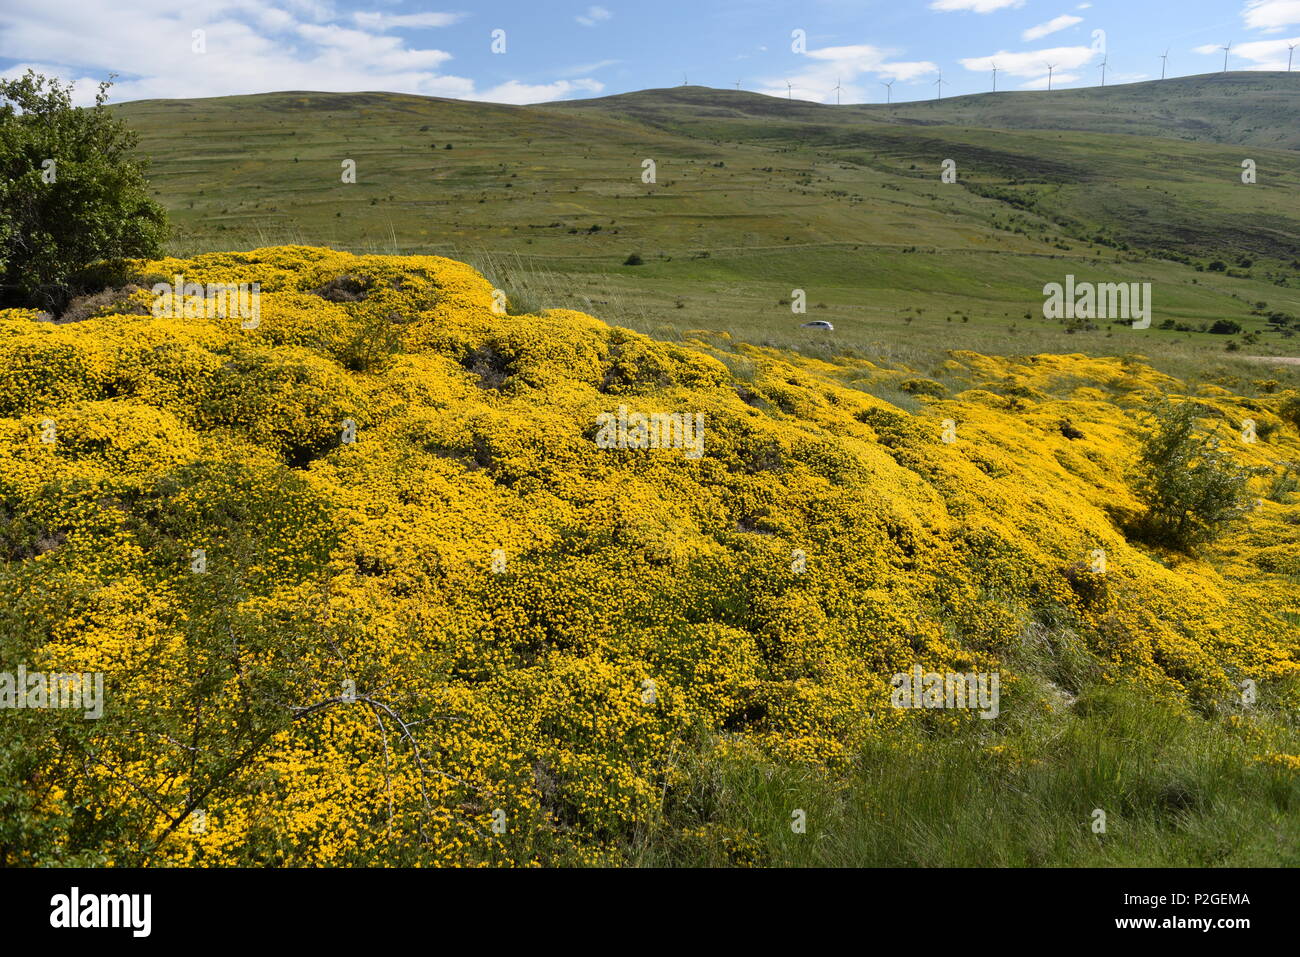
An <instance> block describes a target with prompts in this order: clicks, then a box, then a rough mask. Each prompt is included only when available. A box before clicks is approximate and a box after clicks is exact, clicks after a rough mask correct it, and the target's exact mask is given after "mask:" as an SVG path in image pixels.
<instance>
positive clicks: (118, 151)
mask: <svg viewBox="0 0 1300 957" xmlns="http://www.w3.org/2000/svg"><path fill="white" fill-rule="evenodd" d="M110 85H111V82H110V81H107V80H106V81H104V82H103V83H100V84H99V92H98V94H96V96H95V105H94V106H93V107H74V106H73V105H72V84H70V83H69V84H61V83H59V81H58V80H57V79H51V78H48V77H44V76H41V75H40V74H37V73H35V72H33V71H31V70H28V71H27V72H26V73H25V74H24V75H23V76H22V77H20V78H18V79H10V80H0V303H3V302H7V303H9V304H18V305H30V306H36V307H39V308H43V309H50V310H58V309H61V308H62V307H63V306H64V305H65V304H66V303H67V301H68V299H70V298H71V297H72V296H73V295H74V294H75V293H76V292H77V291H79V290H78V288H77V278H78V274H79V273H80V272H81V271H82V270H84V269H85V268H86V267H87V266H89V265H90V264H91V263H93V262H96V261H99V260H111V259H116V258H121V257H127V256H156V255H158V252H159V245H160V243H161V241H162V238H163V235H164V230H165V228H166V214H165V213H164V211H163V209H162V207H161V206H159V205H158V204H157V203H155V202H154V201H153V200H151V199H150V198H149V196H148V193H147V182H146V180H145V177H144V165H143V163H142V161H140V160H139V159H137V158H136V157H135V156H134V154H133V150H134V148H135V145H136V142H137V136H136V134H135V133H134V132H133V131H132V130H130V129H129V128H128V127H127V126H126V124H125V123H123V122H122V121H121V120H118V119H116V118H115V117H114V116H113V115H112V114H111V113H110V112H109V110H108V108H107V107H105V105H104V104H105V102H106V101H107V99H108V88H109V86H110Z"/></svg>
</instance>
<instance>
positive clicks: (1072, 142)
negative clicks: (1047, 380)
mask: <svg viewBox="0 0 1300 957" xmlns="http://www.w3.org/2000/svg"><path fill="white" fill-rule="evenodd" d="M1292 82H1294V81H1292V80H1291V79H1290V78H1285V77H1284V78H1279V77H1276V76H1274V75H1271V74H1259V75H1257V74H1251V75H1249V76H1245V77H1244V78H1243V79H1241V80H1240V81H1238V78H1237V76H1235V75H1232V74H1229V75H1227V77H1226V78H1204V77H1202V78H1191V79H1189V80H1177V81H1168V82H1167V83H1166V84H1163V85H1160V86H1158V87H1157V86H1155V85H1152V84H1136V85H1134V86H1129V87H1108V88H1106V89H1105V90H1095V91H1093V90H1086V91H1063V92H1060V93H1052V94H1024V95H1023V96H1025V97H1028V98H1030V99H1032V100H1034V101H1035V102H1040V103H1042V104H1043V105H1044V106H1043V109H1042V110H1041V111H1040V112H1039V113H1035V112H1033V111H1030V110H1016V111H1015V112H1016V114H1017V117H1018V118H1019V120H1020V121H1021V122H1022V123H1023V124H1024V125H1033V123H1035V122H1039V121H1040V120H1041V121H1042V122H1046V120H1045V119H1042V118H1043V117H1047V118H1050V117H1055V122H1057V123H1058V124H1060V125H1062V126H1064V125H1070V124H1073V125H1076V126H1079V127H1088V126H1090V125H1092V126H1103V125H1106V124H1104V123H1103V122H1102V120H1103V119H1104V118H1105V117H1106V116H1107V115H1113V116H1114V117H1120V118H1121V119H1123V118H1124V117H1129V119H1123V122H1120V120H1116V122H1115V123H1114V124H1112V125H1110V126H1107V129H1108V130H1109V129H1112V128H1115V129H1119V128H1141V129H1147V128H1148V127H1149V128H1150V129H1151V130H1152V131H1159V130H1160V129H1161V122H1163V121H1162V120H1161V117H1162V116H1166V117H1167V116H1173V117H1174V119H1175V120H1177V121H1178V122H1184V121H1185V122H1186V123H1189V124H1193V125H1195V124H1196V123H1202V121H1203V120H1204V117H1206V116H1211V117H1214V116H1217V117H1220V118H1231V117H1233V116H1237V117H1238V118H1237V119H1236V120H1234V121H1233V122H1236V123H1238V124H1239V125H1242V126H1243V128H1244V126H1249V127H1250V130H1251V135H1252V136H1255V137H1259V138H1264V139H1273V140H1278V141H1287V136H1288V135H1290V130H1289V127H1287V126H1286V124H1285V123H1281V122H1277V121H1276V119H1275V115H1276V114H1277V103H1278V102H1279V100H1280V98H1281V97H1282V96H1284V95H1286V85H1287V84H1289V83H1292ZM1162 91H1163V92H1162ZM1178 91H1182V92H1181V93H1178ZM1231 91H1236V92H1235V93H1232V92H1231ZM1252 91H1253V92H1252ZM1165 93H1168V97H1166V98H1164V99H1160V100H1157V99H1155V97H1156V96H1157V95H1159V96H1161V97H1164V96H1165ZM1175 93H1178V95H1177V96H1175V95H1174V94H1175ZM1230 93H1231V96H1230V95H1229V94H1230ZM1085 94H1086V95H1085ZM1019 96H1021V94H1005V95H1004V94H998V95H997V96H985V97H967V98H959V99H954V100H951V101H945V103H944V104H942V105H940V104H935V105H934V106H933V107H931V106H929V105H927V104H910V105H900V106H898V107H896V108H893V109H892V110H891V109H890V108H885V107H879V108H877V107H856V106H855V107H839V108H837V107H828V106H821V105H817V104H810V103H799V102H791V101H787V100H782V99H779V98H772V97H764V96H759V95H756V94H748V93H739V92H735V91H719V90H705V89H701V88H690V87H686V88H677V89H672V90H649V91H643V92H640V93H634V94H627V95H624V96H618V97H606V98H599V99H595V100H588V101H580V102H572V103H566V104H550V105H546V106H537V107H514V106H500V105H493V104H483V103H467V102H460V101H455V100H445V99H434V98H426V97H416V96H406V95H397V94H386V93H356V94H328V93H309V92H290V93H274V94H264V95H259V96H248V97H221V98H215V99H205V100H172V101H142V102H136V103H128V104H125V105H123V106H121V107H119V109H120V110H121V112H122V115H123V116H125V117H126V118H127V119H128V120H129V121H130V123H131V124H132V125H133V126H134V127H135V128H136V129H138V130H139V131H140V133H141V137H142V147H143V149H144V150H145V152H147V153H148V154H149V155H150V157H151V158H152V160H153V167H152V175H153V182H154V185H155V187H156V189H157V193H158V198H159V199H160V201H162V202H163V203H164V204H165V205H166V206H167V207H168V208H169V210H170V211H171V213H172V217H173V221H174V222H175V223H176V225H177V227H178V237H177V240H176V242H175V243H174V249H175V250H176V251H177V252H180V253H192V252H200V251H204V250H211V249H230V248H246V247H249V246H260V245H266V244H268V243H273V242H274V243H279V242H297V243H310V244H320V245H330V246H334V247H336V248H342V249H349V250H353V251H361V252H433V253H438V254H443V255H449V256H454V257H457V258H461V259H465V260H468V261H470V262H473V263H474V264H475V265H476V266H478V267H479V268H480V269H482V270H484V271H485V273H486V274H488V275H489V277H490V278H491V279H492V280H493V281H494V282H495V283H496V284H497V285H498V286H500V287H501V288H503V289H505V290H506V291H507V292H508V293H509V294H510V296H511V297H512V299H513V300H514V302H515V305H516V307H518V308H529V309H531V308H537V307H545V306H567V307H573V308H579V309H583V310H585V311H589V312H592V313H595V314H598V315H601V316H602V317H605V318H607V319H609V320H610V321H613V322H617V323H619V324H622V325H626V326H630V327H633V328H636V329H638V330H640V331H645V332H651V333H654V334H656V335H659V336H661V337H662V336H668V337H671V336H681V335H683V334H686V333H688V332H690V331H692V330H700V329H705V330H709V331H711V332H713V333H715V334H725V335H729V336H730V337H732V338H733V339H738V340H743V341H749V342H756V343H770V344H773V345H780V346H785V347H791V348H797V349H802V350H811V351H812V352H814V353H826V354H830V353H834V352H840V351H844V350H846V349H847V350H852V351H856V352H859V353H861V354H864V355H871V356H873V357H876V358H883V359H885V360H887V361H891V362H903V363H909V364H911V365H912V366H914V367H916V368H918V369H919V370H921V371H926V372H932V371H933V367H935V366H936V365H937V364H939V363H941V362H942V360H943V357H944V355H945V353H946V351H947V350H948V349H951V348H969V349H973V350H976V351H982V352H986V353H989V352H991V353H1006V352H1030V351H1033V352H1082V353H1088V354H1104V355H1115V354H1127V353H1135V352H1136V353H1141V354H1144V355H1148V356H1150V358H1151V360H1152V361H1153V362H1154V363H1156V364H1157V365H1158V366H1160V367H1161V368H1163V369H1166V370H1167V371H1171V372H1174V373H1175V374H1180V375H1184V376H1189V377H1192V378H1199V377H1204V378H1213V379H1216V380H1219V381H1223V382H1225V384H1230V385H1233V386H1234V387H1240V388H1250V387H1251V382H1252V381H1253V379H1255V378H1259V376H1258V375H1257V373H1258V372H1259V370H1258V368H1257V367H1255V366H1248V365H1246V364H1242V363H1234V362H1228V361H1226V360H1227V359H1230V358H1232V356H1233V353H1228V352H1226V351H1225V350H1227V349H1228V348H1235V349H1236V350H1237V354H1257V355H1269V354H1277V355H1293V354H1294V353H1295V346H1294V342H1293V341H1291V339H1290V337H1291V336H1292V335H1293V334H1294V329H1295V326H1294V325H1293V321H1294V320H1293V318H1292V317H1295V316H1297V315H1300V293H1298V292H1297V289H1296V285H1295V284H1296V282H1297V279H1296V274H1297V266H1296V263H1297V261H1300V222H1298V217H1297V215H1296V212H1295V211H1296V210H1300V154H1297V153H1296V152H1294V151H1291V150H1286V149H1266V148H1261V147H1257V146H1255V145H1251V146H1250V155H1249V156H1248V157H1247V156H1245V155H1244V154H1243V147H1241V146H1228V145H1223V144H1220V143H1217V142H1192V141H1187V140H1185V139H1178V138H1159V137H1154V136H1148V135H1132V134H1130V133H1122V132H1095V131H1094V132H1085V131H1082V130H1066V129H1055V130H1045V129H1005V128H1004V129H989V128H982V127H980V126H977V125H968V126H954V125H944V124H942V123H937V122H928V121H927V122H921V121H919V120H918V119H917V118H916V117H918V116H921V115H923V114H924V113H925V111H927V110H930V111H932V117H931V118H932V119H935V120H938V119H943V118H945V117H947V118H952V119H957V120H960V121H961V122H968V121H969V122H971V123H974V122H975V121H976V120H978V119H980V118H981V117H983V118H986V121H987V122H990V123H991V122H993V120H994V119H995V118H996V117H995V114H994V111H996V110H1000V109H1003V108H1004V107H1002V106H999V105H998V104H999V103H1001V102H1005V101H1004V97H1006V98H1015V97H1019ZM1251 96H1257V99H1258V101H1259V102H1258V103H1254V102H1252V105H1251V107H1250V108H1249V109H1246V108H1245V107H1244V106H1243V105H1242V104H1243V103H1244V102H1245V100H1246V98H1248V97H1251ZM1144 103H1145V104H1146V106H1142V104H1144ZM1215 103H1217V104H1219V105H1218V106H1212V104H1215ZM1225 103H1230V104H1235V106H1231V107H1230V106H1225V105H1224V104H1225ZM1106 104H1110V106H1106ZM1103 107H1105V109H1103ZM1230 109H1235V110H1236V111H1237V112H1236V113H1231V112H1230ZM940 110H943V111H952V112H950V113H947V114H945V113H941V112H938V111H940ZM1126 110H1127V111H1133V110H1145V113H1141V114H1140V115H1143V116H1146V117H1147V119H1148V120H1149V122H1146V121H1144V122H1146V126H1142V125H1141V124H1138V123H1137V122H1136V121H1132V117H1133V116H1134V115H1139V114H1134V113H1132V112H1127V113H1126V112H1125V111H1126ZM1107 111H1109V112H1107ZM1243 117H1244V118H1243ZM1107 122H1109V121H1107ZM1204 122H1209V121H1204ZM1216 123H1217V124H1218V125H1215V124H1216ZM1270 124H1273V125H1270ZM1230 129H1231V124H1229V123H1228V120H1227V119H1223V121H1222V122H1221V123H1219V122H1218V121H1215V123H1211V124H1210V126H1209V127H1205V130H1206V131H1207V132H1206V138H1207V139H1212V138H1215V137H1225V136H1229V135H1230ZM1270 130H1272V132H1269V131H1270ZM1211 134H1213V135H1212V136H1211ZM1244 158H1249V159H1252V160H1254V161H1255V163H1256V164H1257V166H1258V171H1259V172H1258V183H1257V184H1256V185H1253V186H1246V185H1243V184H1242V182H1241V163H1242V161H1243V159H1244ZM349 159H350V160H353V161H355V163H356V171H357V172H356V182H355V183H344V182H342V180H341V172H342V164H343V162H344V161H345V160H349ZM647 159H650V160H653V161H654V163H655V174H656V175H655V182H654V183H646V182H643V181H642V174H643V162H644V161H645V160H647ZM945 159H952V160H954V162H955V163H956V167H957V174H958V176H957V183H956V184H944V183H942V182H941V181H940V165H941V163H942V162H943V160H945ZM632 254H636V255H637V256H639V257H640V258H641V259H642V260H643V263H644V264H643V265H639V266H634V265H625V264H624V263H625V261H627V260H628V259H629V257H630V256H631V255H632ZM1067 275H1074V276H1076V277H1078V278H1079V279H1080V280H1092V281H1099V282H1150V283H1152V288H1153V298H1154V301H1155V303H1156V305H1155V315H1154V317H1153V319H1154V321H1153V323H1152V328H1151V329H1148V330H1141V331H1137V330H1133V329H1131V327H1130V325H1129V324H1128V323H1121V324H1112V323H1105V322H1099V323H1078V322H1076V323H1073V324H1068V323H1065V322H1061V323H1056V322H1051V321H1048V320H1044V319H1043V317H1042V304H1043V293H1042V290H1043V287H1044V285H1045V284H1047V283H1049V282H1062V281H1064V279H1065V277H1066V276H1067ZM798 289H802V290H804V291H805V293H806V295H807V298H808V306H809V314H807V315H796V314H794V313H792V311H791V307H790V305H789V301H790V300H791V298H792V296H793V294H794V290H798ZM1270 317H1272V321H1270ZM809 318H818V319H827V320H830V321H831V322H833V323H834V325H835V332H834V334H833V335H831V336H825V335H823V336H821V337H820V338H816V337H813V336H811V335H810V334H809V333H808V332H807V331H805V330H801V329H800V328H799V326H800V323H801V322H803V321H805V320H807V319H809ZM1221 320H1222V321H1223V323H1221V324H1220V327H1219V328H1220V329H1227V330H1231V329H1233V328H1234V325H1233V324H1235V327H1239V329H1240V331H1241V335H1242V336H1243V338H1241V339H1239V340H1231V342H1232V346H1231V347H1230V346H1229V341H1230V340H1229V339H1228V338H1227V337H1225V336H1224V335H1215V334H1211V333H1209V332H1208V330H1209V329H1211V328H1213V327H1214V325H1215V323H1220V321H1221ZM1225 323H1226V324H1225ZM1287 374H1288V373H1287V372H1286V371H1279V372H1278V373H1277V375H1278V376H1281V377H1283V378H1285V377H1286V376H1287Z"/></svg>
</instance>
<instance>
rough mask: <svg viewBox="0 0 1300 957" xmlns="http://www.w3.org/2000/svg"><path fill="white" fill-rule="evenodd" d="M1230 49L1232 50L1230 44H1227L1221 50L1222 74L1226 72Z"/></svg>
mask: <svg viewBox="0 0 1300 957" xmlns="http://www.w3.org/2000/svg"><path fill="white" fill-rule="evenodd" d="M1231 49H1232V44H1231V43H1229V44H1228V45H1227V46H1226V47H1224V48H1223V72H1224V73H1227V72H1228V51H1229V50H1231Z"/></svg>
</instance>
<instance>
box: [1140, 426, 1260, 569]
mask: <svg viewBox="0 0 1300 957" xmlns="http://www.w3.org/2000/svg"><path fill="white" fill-rule="evenodd" d="M1153 414H1154V417H1155V420H1154V422H1153V423H1152V425H1151V427H1150V429H1149V430H1148V432H1147V434H1146V436H1145V437H1144V439H1143V443H1142V448H1141V451H1140V452H1139V453H1138V461H1137V469H1136V472H1137V476H1136V478H1137V481H1136V493H1137V497H1138V499H1139V500H1140V501H1141V502H1142V503H1143V504H1144V505H1146V507H1147V512H1146V515H1145V516H1144V517H1143V518H1142V519H1141V521H1140V522H1139V527H1138V528H1137V529H1136V530H1137V531H1138V532H1139V533H1140V534H1141V535H1142V537H1144V538H1146V539H1147V540H1148V541H1151V542H1154V543H1156V544H1159V545H1164V546H1167V547H1169V548H1175V549H1178V550H1180V551H1189V550H1191V549H1192V548H1193V547H1194V546H1196V545H1198V544H1201V543H1204V542H1209V541H1213V540H1214V539H1215V538H1217V537H1218V536H1219V535H1220V534H1222V533H1223V532H1224V531H1225V530H1226V529H1227V528H1228V527H1229V526H1230V525H1231V524H1232V523H1233V522H1234V521H1236V520H1237V519H1239V518H1240V517H1241V516H1242V515H1243V514H1245V513H1246V512H1248V511H1249V510H1250V509H1251V507H1252V501H1253V497H1252V496H1251V495H1250V494H1249V491H1248V489H1247V483H1248V482H1249V480H1250V478H1251V477H1252V476H1253V475H1256V474H1258V471H1259V470H1258V469H1251V468H1245V467H1242V466H1239V465H1237V464H1236V463H1235V462H1233V460H1232V458H1231V457H1230V456H1229V455H1228V454H1227V453H1226V452H1225V451H1224V450H1223V449H1222V447H1221V446H1220V444H1219V440H1218V438H1217V437H1215V436H1214V435H1212V434H1210V433H1207V432H1204V431H1201V430H1200V429H1198V427H1197V424H1196V405H1195V403H1192V402H1183V403H1180V404H1178V405H1174V404H1172V403H1165V404H1164V405H1162V406H1159V407H1157V408H1156V409H1155V411H1154V413H1153Z"/></svg>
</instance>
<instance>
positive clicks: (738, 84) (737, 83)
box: [736, 80, 740, 90]
mask: <svg viewBox="0 0 1300 957" xmlns="http://www.w3.org/2000/svg"><path fill="white" fill-rule="evenodd" d="M736 89H737V90H739V89H740V81H739V80H737V81H736Z"/></svg>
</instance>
